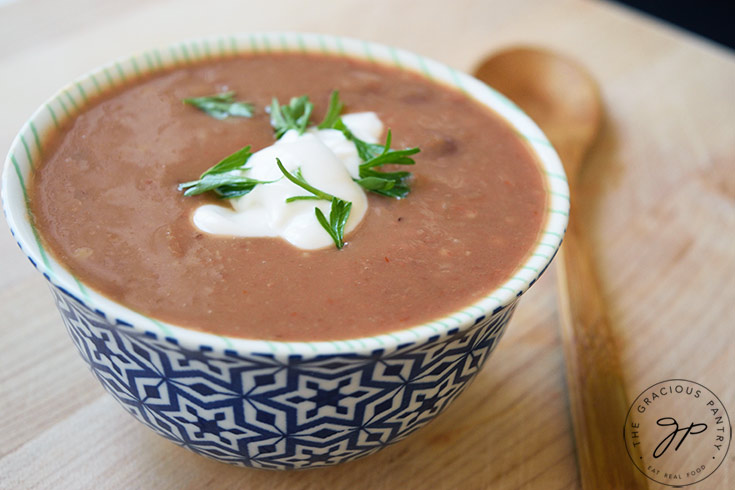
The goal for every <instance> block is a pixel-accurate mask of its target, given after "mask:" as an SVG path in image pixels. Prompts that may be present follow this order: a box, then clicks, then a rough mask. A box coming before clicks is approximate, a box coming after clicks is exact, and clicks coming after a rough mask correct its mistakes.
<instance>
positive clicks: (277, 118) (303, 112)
mask: <svg viewBox="0 0 735 490" xmlns="http://www.w3.org/2000/svg"><path fill="white" fill-rule="evenodd" d="M313 110H314V104H312V103H311V101H309V97H308V96H306V95H302V96H301V97H293V98H292V99H291V101H290V102H289V103H288V105H279V103H278V99H276V98H275V97H273V102H272V103H271V106H270V112H271V126H273V129H274V130H275V132H276V139H281V136H283V135H284V133H286V131H288V130H290V129H295V130H297V131H298V132H299V134H303V133H304V131H306V127H307V126H308V125H309V120H310V119H311V112H312V111H313Z"/></svg>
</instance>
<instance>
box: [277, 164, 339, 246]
mask: <svg viewBox="0 0 735 490" xmlns="http://www.w3.org/2000/svg"><path fill="white" fill-rule="evenodd" d="M276 165H278V168H279V170H280V171H281V173H283V175H284V177H286V178H287V179H288V180H290V181H291V182H293V183H294V184H296V185H297V186H299V187H301V188H302V189H304V190H306V191H308V192H311V193H312V194H313V196H294V197H289V198H288V199H286V202H293V201H297V200H304V199H321V200H325V201H330V202H331V207H330V210H329V221H327V218H326V216H324V213H323V212H322V210H321V209H319V208H318V207H315V208H314V214H315V215H316V219H317V221H318V222H319V224H320V225H322V228H324V229H325V230H326V231H327V233H329V236H330V237H332V240H333V241H334V244H335V245H336V246H337V248H338V249H341V248H342V247H344V246H345V224H346V223H347V218H349V217H350V210H351V209H352V203H351V202H349V201H345V200H343V199H340V198H338V197H335V196H333V195H331V194H328V193H326V192H324V191H322V190H319V189H317V188H316V187H314V186H313V185H311V184H309V183H308V182H306V180H305V179H304V176H303V175H301V170H300V169H299V170H298V171H297V172H296V175H293V174H291V173H289V171H288V170H286V167H284V166H283V163H281V160H280V159H279V158H276Z"/></svg>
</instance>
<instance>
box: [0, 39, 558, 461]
mask: <svg viewBox="0 0 735 490" xmlns="http://www.w3.org/2000/svg"><path fill="white" fill-rule="evenodd" d="M254 51H255V52H258V51H296V52H319V53H330V54H338V55H343V56H350V57H355V58H360V59H367V60H370V61H375V62H381V63H385V64H388V65H395V66H398V67H400V68H401V69H404V70H412V71H415V72H418V73H421V74H423V75H424V76H427V77H430V78H431V79H433V80H435V81H438V82H441V83H445V84H447V85H450V86H455V87H458V88H459V89H460V90H462V91H464V92H465V93H466V94H468V95H469V96H470V97H473V98H475V99H477V100H478V101H479V102H481V103H482V104H485V105H487V106H489V107H490V108H492V109H493V110H494V111H495V112H497V113H498V114H500V115H501V116H502V117H504V118H505V119H506V120H507V121H508V122H509V124H511V125H512V126H513V127H514V128H515V129H516V130H517V132H518V134H519V135H521V136H522V137H524V138H525V139H526V140H527V141H528V144H529V146H530V147H531V148H532V149H533V151H534V152H535V153H536V154H537V156H538V160H539V161H540V162H541V165H542V169H543V172H544V174H545V179H544V180H545V185H546V188H547V191H548V203H547V215H546V220H545V224H544V229H543V230H542V233H541V235H540V236H539V240H538V242H537V244H536V246H535V248H534V249H533V250H532V251H531V253H530V254H529V256H528V258H527V260H526V261H525V262H524V263H522V264H521V265H520V266H519V267H518V269H517V270H516V271H515V272H514V274H513V276H512V277H511V278H509V279H508V280H507V281H506V282H505V283H504V284H502V285H501V286H500V287H498V288H497V289H495V290H494V291H492V292H491V293H490V294H488V295H487V296H486V297H485V298H483V299H482V300H481V301H478V302H476V303H474V304H472V305H468V306H467V307H466V308H464V309H462V310H460V311H457V312H455V313H453V314H451V315H449V316H447V317H445V318H441V319H438V320H436V321H434V322H431V323H427V324H424V325H417V326H415V327H413V328H410V329H405V330H400V331H395V332H391V333H388V334H385V335H379V336H375V337H366V338H355V339H350V340H343V341H335V342H270V341H260V340H248V339H239V338H228V337H223V336H219V335H212V334H207V333H202V332H198V331H194V330H189V329H186V328H183V327H179V326H176V325H170V324H166V323H162V322H160V321H158V320H155V319H153V318H149V317H146V316H143V315H141V314H139V313H136V312H134V311H132V310H130V309H128V308H126V307H125V306H123V305H121V304H119V303H116V302H115V301H113V300H111V299H109V298H107V297H104V296H102V295H100V294H98V293H97V292H95V291H94V290H92V289H91V288H89V287H87V286H85V285H84V283H83V282H81V281H80V280H79V279H77V278H76V277H74V276H73V275H72V274H71V273H70V272H69V271H68V270H67V269H65V268H64V266H63V265H62V264H60V263H58V262H57V261H56V260H55V258H54V257H53V256H52V255H51V254H50V253H49V252H47V251H46V250H45V249H44V245H43V243H42V242H41V240H40V238H39V235H38V232H37V230H36V229H35V228H34V225H33V222H32V220H31V219H30V215H29V210H28V205H27V194H26V184H27V183H28V182H29V180H30V179H31V178H32V173H33V171H34V168H35V166H36V163H37V162H38V160H39V158H40V155H41V153H42V148H43V135H44V134H46V133H47V132H50V131H53V130H54V128H55V127H57V126H58V125H59V124H60V123H61V122H62V121H63V120H64V119H66V118H72V117H74V115H75V114H76V113H77V112H78V111H79V110H80V109H81V108H82V107H83V106H84V105H85V104H86V103H87V99H88V98H89V97H90V96H92V95H96V94H99V93H103V92H105V91H107V90H109V89H111V88H114V87H116V86H118V85H120V84H124V83H127V82H128V81H130V80H133V79H135V78H137V77H140V76H143V75H145V74H147V73H150V72H156V71H159V70H162V69H165V68H168V67H170V66H179V65H186V64H188V63H192V62H196V61H198V60H201V59H205V58H206V59H215V58H219V57H227V56H232V55H233V54H237V53H247V52H254ZM568 196H569V190H568V187H567V182H566V178H565V176H564V171H563V169H562V167H561V164H560V162H559V159H558V157H557V155H556V153H555V152H554V150H553V149H552V148H551V145H550V144H549V142H548V140H547V139H546V137H545V136H544V135H543V133H542V132H541V131H540V130H539V129H538V127H537V126H536V125H535V124H534V123H533V122H532V121H531V120H530V119H529V118H528V117H527V116H526V115H525V114H523V113H522V112H521V111H520V110H519V109H518V108H517V107H516V106H515V105H514V104H513V103H511V102H510V101H509V100H507V99H506V98H505V97H503V96H502V95H500V94H498V93H497V92H495V91H494V90H492V89H490V88H489V87H487V86H486V85H484V84H483V83H481V82H479V81H477V80H475V79H474V78H472V77H470V76H468V75H465V74H462V73H459V72H457V71H455V70H454V69H452V68H450V67H448V66H446V65H443V64H440V63H437V62H435V61H432V60H429V59H426V58H423V57H421V56H418V55H416V54H412V53H408V52H405V51H402V50H398V49H394V48H391V47H387V46H383V45H380V44H374V43H368V42H363V41H357V40H353V39H346V38H338V37H332V36H322V35H309V34H294V33H262V34H250V35H240V36H230V37H217V38H210V39H201V40H195V41H190V42H185V43H181V44H177V45H173V46H170V47H168V48H166V49H158V50H153V51H148V52H145V53H142V54H139V55H135V56H132V57H130V58H126V59H123V60H119V61H117V62H114V63H112V64H110V65H107V66H105V67H103V68H102V69H100V70H97V71H95V72H93V73H90V74H88V75H86V76H84V77H82V78H80V79H79V80H77V81H75V82H73V83H72V84H70V85H68V86H67V87H65V88H63V89H62V90H60V91H59V92H58V93H57V94H56V95H54V96H53V97H52V98H51V99H49V100H48V101H47V102H46V103H44V104H43V105H42V106H41V107H40V108H39V109H38V110H37V111H36V112H35V113H34V114H33V116H31V118H30V120H29V121H28V122H27V123H26V124H25V125H24V126H23V128H22V129H21V131H20V133H19V134H18V135H17V137H16V138H15V140H14V142H13V144H12V147H11V148H10V152H9V154H8V157H7V159H6V161H5V166H4V169H3V180H2V197H3V210H4V212H5V215H6V218H7V221H8V223H9V225H10V229H11V232H12V233H13V235H14V236H15V238H16V240H17V241H18V245H19V246H20V248H21V249H22V250H23V252H25V254H26V255H27V256H28V258H29V259H30V260H31V262H32V263H33V265H34V266H35V267H36V268H37V269H38V270H39V271H40V272H41V273H42V274H43V275H44V276H45V277H46V279H47V280H48V281H49V283H50V285H51V291H52V293H53V295H54V298H55V299H56V304H57V306H58V308H59V311H60V312H61V316H62V319H63V321H64V324H65V325H66V328H67V330H68V331H69V335H70V336H71V338H72V340H73V342H74V344H75V345H76V347H77V349H78V350H79V353H80V354H81V356H82V357H83V358H84V360H85V361H86V362H87V363H88V364H89V366H90V368H91V369H92V372H93V373H94V375H95V376H96V377H97V379H99V381H100V383H102V385H103V386H104V387H105V389H106V390H107V391H108V392H110V394H112V396H114V397H115V398H116V399H117V400H118V402H120V404H121V405H122V406H123V407H124V408H125V410H127V411H128V412H129V413H131V414H132V415H133V416H134V417H136V418H137V419H138V420H140V421H141V422H142V423H144V424H145V425H147V426H148V427H150V428H151V429H153V430H154V431H156V432H157V433H159V434H160V435H162V436H163V437H165V438H167V439H169V440H171V441H172V442H174V443H176V444H178V445H181V446H184V447H187V448H189V449H191V450H192V451H195V452H197V453H200V454H203V455H205V456H209V457H211V458H214V459H217V460H220V461H224V462H227V463H233V464H236V465H242V466H252V467H257V468H270V469H288V468H310V467H317V466H326V465H332V464H336V463H340V462H344V461H350V460H353V459H356V458H359V457H361V456H366V455H368V454H372V453H374V452H376V451H378V450H380V449H381V448H382V447H384V446H386V445H388V444H391V443H393V442H396V441H399V440H401V439H403V438H405V437H406V436H408V435H409V434H411V433H412V432H413V431H415V430H416V429H418V428H420V427H422V426H424V425H425V424H426V423H427V422H429V421H430V420H431V419H433V418H434V417H436V416H437V415H438V414H439V413H441V412H442V411H443V410H444V409H445V408H446V407H447V406H448V405H449V403H450V402H451V401H452V400H454V399H455V398H456V397H457V395H459V394H460V393H461V392H462V391H463V390H464V389H465V388H466V387H467V385H468V383H469V382H470V381H471V380H472V379H473V378H474V377H475V375H476V374H477V372H478V371H479V370H480V368H481V367H482V365H483V364H484V363H485V361H486V360H487V358H488V356H489V355H490V353H491V352H492V350H493V349H494V348H495V346H496V344H497V342H498V341H499V340H500V337H501V336H502V335H503V332H504V331H505V328H506V326H507V324H508V321H509V320H510V317H511V316H512V314H513V311H514V309H515V307H516V305H517V303H518V299H519V297H520V296H521V294H523V293H524V292H525V291H526V290H527V289H528V288H529V287H530V286H531V285H532V284H533V283H534V282H535V281H536V280H537V279H538V277H539V276H540V275H541V274H542V273H543V271H544V270H545V269H546V267H547V266H548V265H549V263H550V262H551V260H552V258H553V256H554V255H555V253H556V251H557V249H558V247H559V245H560V243H561V240H562V236H563V234H564V230H565V228H566V224H567V218H568V211H569V199H568Z"/></svg>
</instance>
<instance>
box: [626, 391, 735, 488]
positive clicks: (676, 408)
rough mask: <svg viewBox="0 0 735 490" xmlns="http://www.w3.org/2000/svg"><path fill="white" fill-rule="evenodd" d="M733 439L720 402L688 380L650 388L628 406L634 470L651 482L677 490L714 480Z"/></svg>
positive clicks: (630, 452) (628, 423)
mask: <svg viewBox="0 0 735 490" xmlns="http://www.w3.org/2000/svg"><path fill="white" fill-rule="evenodd" d="M731 436H732V427H731V426H730V417H729V416H728V414H727V411H725V407H724V405H723V404H722V402H721V401H720V399H719V398H717V396H716V395H715V394H714V393H712V392H711V391H710V390H709V389H708V388H706V387H704V386H702V385H701V384H699V383H695V382H694V381H688V380H686V379H669V380H666V381H661V382H660V383H656V384H655V385H653V386H651V387H649V388H646V389H645V390H644V391H643V393H641V394H640V395H638V398H636V399H635V401H634V402H633V404H632V405H631V406H630V409H629V410H628V415H627V417H626V418H625V427H624V428H623V437H624V438H625V448H626V449H627V450H628V455H629V456H630V459H631V461H633V464H634V465H635V466H636V467H637V468H638V469H639V470H640V471H641V472H642V473H643V474H644V475H646V476H647V477H648V478H650V479H651V480H653V481H655V482H657V483H661V484H663V485H669V486H673V487H683V486H686V485H692V484H694V483H697V482H700V481H702V480H704V479H705V478H707V477H708V476H710V475H711V474H712V473H713V472H714V471H715V470H716V469H717V468H718V467H719V466H720V465H721V464H722V461H724V459H725V456H726V455H727V451H728V449H729V448H730V439H731Z"/></svg>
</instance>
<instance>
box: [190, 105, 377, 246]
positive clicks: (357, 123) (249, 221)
mask: <svg viewBox="0 0 735 490" xmlns="http://www.w3.org/2000/svg"><path fill="white" fill-rule="evenodd" d="M342 121H343V122H344V123H345V126H347V127H348V128H349V130H350V131H351V132H352V133H353V134H354V135H355V136H356V137H358V138H360V139H361V140H364V141H367V142H369V143H377V142H378V138H380V135H381V134H382V132H383V123H382V122H381V121H380V119H379V118H378V116H377V115H376V114H375V113H373V112H361V113H356V114H347V115H345V116H342ZM276 158H278V159H280V160H281V163H282V164H283V166H284V167H285V168H286V170H288V171H289V172H290V173H291V174H295V173H296V172H297V170H299V169H300V170H301V174H302V175H303V177H304V179H305V180H306V182H308V183H309V184H311V185H312V186H313V187H316V188H317V189H319V190H321V191H324V192H326V193H328V194H331V195H333V196H335V197H338V198H340V199H342V200H344V201H350V202H351V203H352V209H351V211H350V216H349V218H348V220H347V224H346V225H345V235H346V234H347V233H349V232H350V231H352V230H354V229H355V228H356V227H357V225H358V224H359V223H360V221H361V220H362V218H363V217H364V216H365V212H366V211H367V206H368V203H367V196H366V195H365V191H364V190H363V188H362V187H360V185H359V184H357V183H355V182H354V181H353V180H352V179H353V178H358V177H359V165H360V163H362V161H361V160H360V157H359V155H358V154H357V149H356V148H355V144H354V143H352V142H351V141H349V140H348V139H347V138H345V136H344V134H342V132H341V131H338V130H335V129H316V128H312V129H309V130H307V131H305V132H304V134H301V135H300V134H298V131H296V130H290V131H288V132H286V133H285V134H284V135H283V136H282V137H281V139H279V140H278V141H276V142H275V143H273V144H272V145H271V146H269V147H267V148H263V149H262V150H260V151H258V152H256V153H254V154H253V155H252V156H251V157H250V159H249V160H248V163H247V165H246V166H247V167H248V168H249V170H246V171H245V173H244V175H246V176H247V177H250V178H253V179H257V180H262V181H276V182H273V183H270V184H259V185H257V186H255V188H254V189H253V190H252V191H251V192H250V193H249V194H246V195H244V196H242V197H239V198H236V199H230V200H228V202H229V204H230V205H231V207H223V206H218V205H213V204H207V205H204V206H200V207H199V208H197V209H196V211H195V212H194V224H195V225H196V227H197V228H199V229H200V230H202V231H204V232H206V233H211V234H214V235H229V236H239V237H281V238H283V239H284V240H287V241H288V242H289V243H291V244H292V245H294V246H296V247H299V248H302V249H305V250H313V249H317V248H324V247H328V246H333V245H334V242H333V241H332V238H331V237H330V236H329V234H328V233H327V231H326V230H325V229H324V228H322V226H321V225H320V224H319V222H318V221H317V219H316V216H315V215H314V208H315V207H319V208H320V209H321V210H322V212H323V213H324V215H325V216H326V217H327V219H329V210H330V207H331V203H330V202H328V201H324V200H319V201H316V200H306V201H293V202H290V203H287V202H286V199H288V198H289V197H294V196H307V195H311V193H309V192H308V191H306V190H304V189H302V188H301V187H299V186H297V185H296V184H294V183H292V182H291V181H289V180H288V179H286V178H285V177H283V174H282V173H281V171H280V170H279V169H278V166H277V165H276ZM235 172H242V171H239V170H236V171H235Z"/></svg>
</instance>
